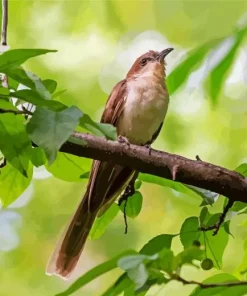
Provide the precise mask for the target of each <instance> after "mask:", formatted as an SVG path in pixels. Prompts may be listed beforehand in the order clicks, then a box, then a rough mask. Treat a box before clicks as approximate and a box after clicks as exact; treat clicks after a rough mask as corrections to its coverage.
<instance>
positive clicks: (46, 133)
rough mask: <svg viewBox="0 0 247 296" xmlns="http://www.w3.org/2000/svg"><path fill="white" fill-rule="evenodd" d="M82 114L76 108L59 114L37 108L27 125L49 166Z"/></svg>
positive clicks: (70, 108)
mask: <svg viewBox="0 0 247 296" xmlns="http://www.w3.org/2000/svg"><path fill="white" fill-rule="evenodd" d="M81 116H82V112H81V111H80V110H79V109H78V108H77V107H74V106H72V107H69V108H67V109H65V110H63V111H61V112H53V111H50V110H47V109H42V108H37V109H36V111H35V112H34V114H33V116H32V118H31V119H30V121H29V122H28V124H27V131H28V134H29V137H30V138H31V139H32V141H33V142H34V143H35V144H36V145H38V146H40V147H42V148H43V149H44V151H45V154H46V157H47V159H48V161H49V164H51V163H52V162H53V161H54V160H55V159H56V155H57V152H58V150H59V148H60V147H61V146H62V144H63V143H64V142H66V140H67V139H68V138H69V136H70V135H71V134H72V132H73V131H74V129H75V128H76V126H77V125H78V123H79V118H80V117H81Z"/></svg>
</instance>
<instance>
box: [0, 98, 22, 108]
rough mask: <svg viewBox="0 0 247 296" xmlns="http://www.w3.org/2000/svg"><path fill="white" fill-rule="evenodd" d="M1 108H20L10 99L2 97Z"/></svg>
mask: <svg viewBox="0 0 247 296" xmlns="http://www.w3.org/2000/svg"><path fill="white" fill-rule="evenodd" d="M0 109H3V110H18V109H17V108H16V107H15V106H14V105H13V104H12V103H11V102H10V101H9V99H3V98H1V99H0Z"/></svg>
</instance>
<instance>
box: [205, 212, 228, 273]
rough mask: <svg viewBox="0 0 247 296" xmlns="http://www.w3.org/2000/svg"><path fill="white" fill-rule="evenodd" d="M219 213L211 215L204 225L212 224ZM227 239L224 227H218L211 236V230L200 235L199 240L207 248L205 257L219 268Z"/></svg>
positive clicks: (216, 219)
mask: <svg viewBox="0 0 247 296" xmlns="http://www.w3.org/2000/svg"><path fill="white" fill-rule="evenodd" d="M220 215H221V214H220V213H218V214H214V215H211V217H210V219H209V220H208V222H207V223H206V225H205V226H212V225H214V224H215V223H216V222H217V221H218V219H219V216H220ZM228 240H229V235H228V234H227V233H226V231H225V229H224V227H220V229H219V231H218V233H217V235H215V236H213V231H207V232H205V233H204V235H203V236H201V237H200V241H201V243H202V244H203V245H205V248H206V250H207V258H210V259H212V261H213V262H214V266H216V267H218V268H221V265H222V257H223V254H224V251H225V248H226V246H227V243H228Z"/></svg>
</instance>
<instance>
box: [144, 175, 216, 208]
mask: <svg viewBox="0 0 247 296" xmlns="http://www.w3.org/2000/svg"><path fill="white" fill-rule="evenodd" d="M138 179H139V180H141V181H143V182H146V183H152V184H157V185H160V186H164V187H169V188H172V189H173V190H176V191H178V192H180V193H183V194H186V195H188V196H196V197H198V196H200V197H201V198H202V199H203V201H204V200H206V201H208V202H207V203H206V204H208V203H210V204H211V201H210V200H208V198H207V195H208V194H210V191H209V190H203V189H201V188H198V187H195V186H189V185H185V184H182V183H179V182H175V181H172V180H168V179H165V178H161V177H157V176H153V175H147V174H139V175H138ZM203 191H204V192H203ZM205 194H206V195H205ZM213 194H214V195H215V194H216V193H213Z"/></svg>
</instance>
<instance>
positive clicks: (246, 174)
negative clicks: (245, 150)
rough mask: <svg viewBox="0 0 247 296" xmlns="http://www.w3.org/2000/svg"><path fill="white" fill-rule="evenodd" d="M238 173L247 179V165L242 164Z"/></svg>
mask: <svg viewBox="0 0 247 296" xmlns="http://www.w3.org/2000/svg"><path fill="white" fill-rule="evenodd" d="M235 171H236V172H238V173H240V174H241V175H243V176H244V177H247V163H242V164H240V165H239V166H238V167H237V168H236V169H235Z"/></svg>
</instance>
